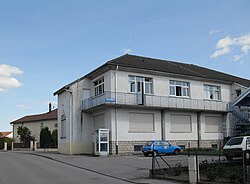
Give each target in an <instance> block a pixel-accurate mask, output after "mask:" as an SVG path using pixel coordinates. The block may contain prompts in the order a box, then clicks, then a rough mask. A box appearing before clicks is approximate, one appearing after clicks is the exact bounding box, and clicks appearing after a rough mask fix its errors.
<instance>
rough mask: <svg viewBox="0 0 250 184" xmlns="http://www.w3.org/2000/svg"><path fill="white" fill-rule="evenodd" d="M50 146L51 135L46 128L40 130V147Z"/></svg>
mask: <svg viewBox="0 0 250 184" xmlns="http://www.w3.org/2000/svg"><path fill="white" fill-rule="evenodd" d="M51 144H52V135H51V133H50V131H49V128H48V127H45V128H42V130H41V132H40V147H41V148H50V147H51Z"/></svg>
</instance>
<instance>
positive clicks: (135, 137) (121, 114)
mask: <svg viewBox="0 0 250 184" xmlns="http://www.w3.org/2000/svg"><path fill="white" fill-rule="evenodd" d="M131 112H133V113H153V114H154V126H155V131H153V132H146V133H143V132H138V133H136V132H130V131H129V113H131ZM114 116H115V110H114V109H113V110H112V123H111V126H112V130H113V131H112V135H111V140H112V141H115V118H114ZM117 122H118V124H117V127H118V141H148V140H159V139H161V113H160V111H155V110H139V109H120V108H117Z"/></svg>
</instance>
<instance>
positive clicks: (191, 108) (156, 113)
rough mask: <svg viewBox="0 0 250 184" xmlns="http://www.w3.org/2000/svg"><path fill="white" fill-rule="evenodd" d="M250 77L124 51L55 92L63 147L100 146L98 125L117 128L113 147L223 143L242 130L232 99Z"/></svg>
mask: <svg viewBox="0 0 250 184" xmlns="http://www.w3.org/2000/svg"><path fill="white" fill-rule="evenodd" d="M249 86H250V80H248V79H243V78H239V77H236V76H232V75H229V74H225V73H222V72H218V71H215V70H211V69H208V68H204V67H200V66H196V65H192V64H184V63H179V62H172V61H165V60H159V59H154V58H147V57H140V56H134V55H128V54H126V55H123V56H121V57H118V58H115V59H113V60H111V61H108V62H107V63H105V64H103V65H102V66H100V67H98V68H96V69H95V70H93V71H91V72H90V73H88V74H86V75H85V76H83V77H81V78H79V79H77V80H76V81H73V82H72V83H70V84H68V85H66V86H64V87H63V88H61V89H59V90H58V91H56V92H55V95H57V96H58V135H59V139H58V148H59V152H60V153H65V154H80V153H93V143H92V141H93V133H94V130H95V129H98V128H105V129H109V130H110V135H109V141H110V142H109V149H110V150H109V151H110V153H111V154H115V153H125V152H134V151H138V150H140V147H141V146H142V145H143V144H144V143H146V142H147V141H149V140H159V139H160V140H161V139H163V140H169V141H170V142H171V143H173V144H177V145H180V146H183V147H187V146H188V144H189V143H190V144H191V146H192V147H213V148H217V147H218V146H219V142H221V141H222V140H223V138H224V137H228V136H232V135H234V134H235V126H234V124H233V123H232V117H231V116H232V114H230V113H229V111H228V104H229V103H230V102H232V101H233V100H234V99H235V98H236V97H237V96H239V95H240V94H241V93H244V91H246V90H247V88H248V87H249Z"/></svg>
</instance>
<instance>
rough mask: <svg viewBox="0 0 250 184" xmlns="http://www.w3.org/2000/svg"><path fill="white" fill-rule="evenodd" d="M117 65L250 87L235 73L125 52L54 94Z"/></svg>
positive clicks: (247, 81) (249, 83)
mask: <svg viewBox="0 0 250 184" xmlns="http://www.w3.org/2000/svg"><path fill="white" fill-rule="evenodd" d="M117 65H118V66H119V67H126V68H131V69H143V70H147V71H154V72H163V73H168V74H177V75H182V76H190V77H199V78H203V79H209V80H211V79H212V80H217V81H224V82H227V83H238V84H240V85H243V86H245V87H250V80H248V79H244V78H240V77H236V76H233V75H229V74H226V73H222V72H219V71H216V70H212V69H208V68H204V67H201V66H197V65H193V64H185V63H180V62H174V61H167V60H161V59H155V58H149V57H142V56H135V55H130V54H125V55H123V56H120V57H118V58H115V59H113V60H110V61H108V62H106V63H105V64H103V65H102V66H100V67H98V68H96V69H95V70H93V71H91V72H90V73H88V74H87V75H85V76H83V77H81V78H80V79H77V80H76V81H73V82H72V83H70V84H68V85H66V86H64V87H63V88H61V89H59V90H58V91H56V92H55V93H54V95H56V94H58V93H60V92H61V91H62V90H64V89H65V88H68V87H69V86H70V85H72V84H74V83H75V82H78V81H79V80H81V79H83V78H87V77H91V76H92V75H96V74H97V73H104V72H105V71H108V70H110V69H115V67H116V66H117Z"/></svg>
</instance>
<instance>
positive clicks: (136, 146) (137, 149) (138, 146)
mask: <svg viewBox="0 0 250 184" xmlns="http://www.w3.org/2000/svg"><path fill="white" fill-rule="evenodd" d="M142 146H143V145H134V151H135V152H137V151H140V152H141V150H142Z"/></svg>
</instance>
